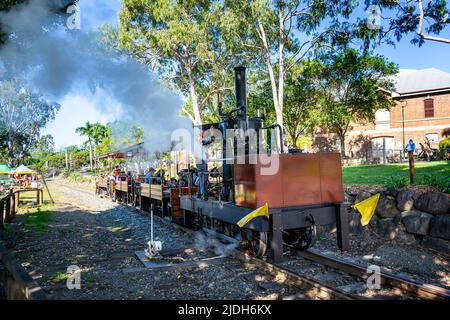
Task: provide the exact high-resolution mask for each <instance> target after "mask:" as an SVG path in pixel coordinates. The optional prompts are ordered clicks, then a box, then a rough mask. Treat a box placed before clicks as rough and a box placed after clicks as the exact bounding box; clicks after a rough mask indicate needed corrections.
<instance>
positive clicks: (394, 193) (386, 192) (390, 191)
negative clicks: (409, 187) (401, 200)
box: [383, 187, 399, 198]
mask: <svg viewBox="0 0 450 320" xmlns="http://www.w3.org/2000/svg"><path fill="white" fill-rule="evenodd" d="M398 192H399V190H398V189H395V188H392V187H389V188H387V189H386V190H384V192H383V194H384V195H386V196H392V197H394V198H395V197H396V196H397V194H398Z"/></svg>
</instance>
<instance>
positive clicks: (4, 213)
mask: <svg viewBox="0 0 450 320" xmlns="http://www.w3.org/2000/svg"><path fill="white" fill-rule="evenodd" d="M25 192H35V193H36V205H41V204H42V201H43V198H44V191H43V190H42V188H32V189H16V190H14V189H11V190H9V192H8V194H7V195H6V196H3V197H2V198H0V228H2V227H3V224H5V223H9V222H11V220H12V218H14V216H15V215H16V213H17V210H18V209H19V203H20V194H21V193H25Z"/></svg>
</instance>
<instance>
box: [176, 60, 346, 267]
mask: <svg viewBox="0 0 450 320" xmlns="http://www.w3.org/2000/svg"><path fill="white" fill-rule="evenodd" d="M235 96H236V97H235V99H236V106H235V108H233V109H232V110H231V111H228V112H224V111H223V110H222V107H221V106H220V107H219V114H220V121H219V122H218V123H210V124H203V125H201V126H199V127H198V129H200V130H201V131H207V130H210V129H211V128H214V129H216V130H218V131H219V132H220V135H219V136H220V139H221V140H222V141H219V143H221V144H222V148H223V149H222V159H220V161H221V162H222V165H221V171H220V173H218V172H217V171H214V170H213V171H211V170H208V169H207V163H199V164H198V165H197V169H198V172H197V173H196V174H197V177H198V179H199V180H200V183H199V184H196V185H197V187H198V188H197V190H196V192H186V193H185V194H180V196H179V199H180V201H179V206H180V208H181V209H182V212H183V215H184V216H183V221H184V223H188V222H189V221H190V222H191V223H192V222H193V223H195V224H197V225H200V226H201V227H206V228H214V229H216V230H218V231H219V232H222V233H225V234H227V235H229V236H236V234H240V235H241V238H242V241H243V242H244V243H245V244H246V245H247V247H248V248H249V250H251V251H252V253H253V254H254V255H255V256H262V255H264V254H265V252H266V249H270V250H271V252H272V255H273V259H274V261H281V260H282V259H283V246H291V247H294V248H297V249H300V250H304V249H307V248H308V247H310V246H312V245H313V243H314V238H315V235H316V227H317V226H321V225H336V234H337V243H338V247H339V248H340V250H347V249H348V221H347V219H348V218H347V211H346V210H347V207H346V206H345V205H344V204H343V202H344V192H343V186H342V170H341V159H340V155H339V153H315V154H305V153H301V152H292V150H289V152H288V153H285V152H284V150H283V144H282V141H283V132H282V129H281V127H280V126H278V125H269V126H264V125H263V122H262V119H261V118H258V117H254V118H249V117H248V115H247V100H246V74H245V68H244V67H237V68H235ZM299 98H301V97H299ZM264 133H275V134H273V138H272V139H270V141H269V139H268V135H267V139H265V138H264ZM212 141H214V139H212V138H211V139H210V141H202V144H203V145H204V146H205V147H206V145H208V144H209V143H210V142H212ZM255 141H256V143H255ZM278 141H280V142H278ZM215 142H216V143H217V140H216V141H215ZM276 142H278V147H279V148H278V150H274V148H273V146H274V145H276ZM275 149H276V148H275ZM239 150H240V151H241V152H239ZM270 157H274V158H270ZM267 159H273V160H274V161H275V160H276V162H277V166H276V170H272V171H273V172H269V173H267V171H268V168H267ZM269 171H270V170H269ZM186 172H187V174H188V175H191V171H190V170H187V171H186ZM214 175H219V176H220V178H221V179H220V181H219V182H218V183H216V184H215V188H210V187H209V186H210V177H211V176H214ZM189 181H191V182H190V183H189V187H188V188H191V187H193V186H194V183H193V179H192V176H190V179H189ZM202 185H203V186H202ZM265 204H267V205H268V207H269V218H268V219H267V218H266V217H262V216H259V217H256V218H254V219H252V220H251V221H250V222H248V223H247V224H246V225H245V226H244V227H243V228H239V227H238V226H237V222H238V221H239V220H241V219H242V218H243V217H245V216H246V215H248V214H249V213H251V212H253V211H254V210H255V209H257V208H259V207H261V206H263V205H265Z"/></svg>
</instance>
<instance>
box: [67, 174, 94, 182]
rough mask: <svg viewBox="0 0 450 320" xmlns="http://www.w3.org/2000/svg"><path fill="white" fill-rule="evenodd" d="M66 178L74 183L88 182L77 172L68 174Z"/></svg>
mask: <svg viewBox="0 0 450 320" xmlns="http://www.w3.org/2000/svg"><path fill="white" fill-rule="evenodd" d="M68 178H69V180H70V181H72V182H76V183H81V182H88V181H89V179H86V178H85V177H83V176H82V175H81V174H80V173H79V172H73V173H71V174H69V177H68Z"/></svg>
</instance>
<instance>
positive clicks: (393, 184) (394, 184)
mask: <svg viewBox="0 0 450 320" xmlns="http://www.w3.org/2000/svg"><path fill="white" fill-rule="evenodd" d="M408 184H409V179H408V178H407V177H402V176H398V175H396V176H389V177H387V178H386V179H385V180H384V187H385V188H403V187H406V186H407V185H408Z"/></svg>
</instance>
